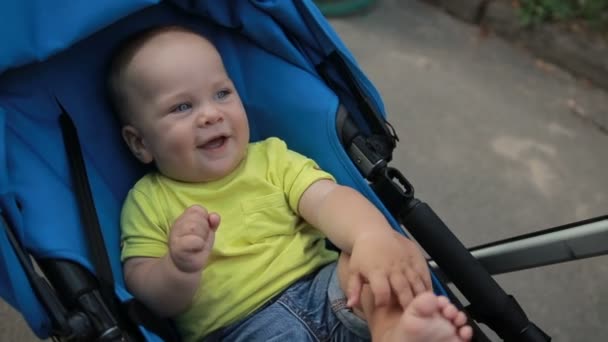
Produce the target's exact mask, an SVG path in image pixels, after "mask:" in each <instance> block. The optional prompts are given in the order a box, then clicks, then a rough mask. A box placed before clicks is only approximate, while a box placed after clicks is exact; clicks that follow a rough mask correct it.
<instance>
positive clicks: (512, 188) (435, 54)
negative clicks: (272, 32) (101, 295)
mask: <svg viewBox="0 0 608 342" xmlns="http://www.w3.org/2000/svg"><path fill="white" fill-rule="evenodd" d="M331 22H332V25H333V26H334V27H335V28H336V30H337V31H338V33H339V34H340V36H341V37H342V39H343V40H344V41H345V42H346V44H347V46H349V47H350V48H351V50H352V51H353V53H354V54H355V56H356V57H357V58H358V60H359V62H360V64H361V65H362V66H363V68H364V70H365V71H366V72H367V74H368V76H369V77H370V78H371V79H372V81H373V82H374V83H375V84H376V86H377V87H378V88H379V89H380V91H381V93H382V95H383V98H384V101H385V103H386V107H387V109H388V111H389V118H390V121H391V122H392V123H393V125H394V126H395V129H396V130H397V132H398V133H399V136H400V137H401V143H400V146H399V148H398V150H397V152H396V154H395V163H394V164H395V166H398V167H399V168H400V169H401V170H402V171H403V173H404V174H406V175H407V176H408V177H409V178H410V180H411V181H412V182H413V184H414V185H415V186H416V188H417V193H418V196H419V197H420V198H421V199H423V200H425V201H427V202H429V203H430V204H431V205H432V206H433V208H435V210H436V211H437V212H438V213H439V214H440V216H441V217H442V218H443V219H444V220H445V221H446V222H447V223H448V224H449V225H450V226H451V227H452V229H453V230H454V232H455V233H456V234H457V235H458V236H459V237H461V239H462V241H463V242H464V243H465V244H466V245H469V246H472V245H476V244H480V243H484V242H488V241H492V240H496V239H501V238H505V237H509V236H513V235H516V234H522V233H526V232H531V231H535V230H538V229H541V228H547V227H551V226H556V225H560V224H564V223H568V222H572V221H576V220H581V219H585V218H589V217H593V216H598V215H602V214H607V213H608V190H606V189H608V176H607V171H606V170H608V152H607V151H608V135H607V134H606V132H602V131H601V130H599V129H598V128H597V127H595V126H593V125H592V124H590V123H589V122H587V121H586V120H585V115H588V114H589V113H593V111H602V110H603V111H607V110H608V94H606V93H605V92H601V91H598V90H596V89H593V88H590V87H588V86H586V85H585V84H584V83H581V82H578V81H577V80H575V79H573V78H572V77H570V76H569V75H567V74H565V73H564V72H561V71H559V70H554V69H552V68H551V67H550V66H547V65H544V64H543V63H540V62H538V61H536V60H535V58H533V57H532V56H530V55H529V54H528V53H526V52H525V51H522V50H519V49H517V48H514V47H512V46H511V45H509V44H507V43H505V42H503V41H502V40H500V39H497V38H495V37H491V36H490V37H485V38H484V37H482V36H480V33H479V32H478V31H477V29H476V28H474V27H472V26H468V25H466V24H463V23H461V22H459V21H457V20H455V19H453V18H451V17H449V16H447V15H445V14H443V13H441V12H440V11H437V10H436V9H434V8H432V7H429V6H427V5H425V4H424V3H420V2H418V1H414V0H381V1H379V5H378V7H377V8H376V9H375V10H374V11H372V12H370V13H369V14H368V15H365V16H361V17H354V18H348V19H335V20H332V21H331ZM497 279H498V281H499V282H500V283H501V284H502V285H503V286H504V288H505V289H506V290H507V291H508V292H509V293H512V294H514V295H515V296H516V298H517V299H518V300H519V301H520V303H521V304H522V305H523V307H524V309H525V310H526V311H527V313H528V315H529V316H530V317H531V318H532V319H533V320H534V321H535V322H536V323H537V324H538V325H539V326H541V327H542V328H543V329H545V330H546V331H547V332H549V333H550V334H551V335H552V336H553V337H554V341H599V340H602V338H604V339H605V338H606V337H608V326H606V325H605V324H604V322H606V321H608V288H607V287H606V285H605V284H607V283H608V258H607V257H597V258H593V259H587V260H583V261H579V262H572V263H567V264H562V265H559V266H551V267H545V268H542V269H536V270H530V271H523V272H517V273H514V274H509V275H503V276H499V277H497ZM0 317H2V318H3V319H2V320H0V340H2V341H27V340H33V337H32V336H31V334H30V333H29V332H28V331H27V329H26V328H25V326H24V324H23V323H22V322H21V320H20V319H18V318H16V317H17V316H16V315H14V314H13V313H12V311H11V310H10V309H7V308H6V306H4V305H0Z"/></svg>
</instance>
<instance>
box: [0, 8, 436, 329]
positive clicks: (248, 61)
mask: <svg viewBox="0 0 608 342" xmlns="http://www.w3.org/2000/svg"><path fill="white" fill-rule="evenodd" d="M0 19H1V20H0V23H2V24H0V39H1V41H0V46H2V49H3V52H2V53H1V54H0V212H1V213H2V216H3V217H4V218H5V219H6V221H7V224H8V225H9V226H11V227H13V229H14V231H15V233H16V235H17V240H18V241H19V243H20V244H22V245H23V247H25V249H27V250H28V251H29V252H30V253H31V254H32V255H33V256H35V257H36V258H38V259H66V260H72V261H75V262H77V263H78V264H80V265H83V266H84V267H86V268H87V269H89V270H91V271H93V269H92V266H91V261H90V257H89V252H88V251H87V248H86V246H87V244H86V237H85V236H84V234H83V229H82V227H81V224H80V217H79V212H78V204H77V201H76V198H75V197H74V194H73V190H74V189H73V186H72V185H71V184H70V179H69V173H70V171H69V168H68V161H67V156H66V154H65V151H64V147H63V143H62V138H61V131H60V128H59V123H58V116H59V114H60V112H61V111H60V108H59V106H58V105H57V101H58V102H60V103H61V105H62V106H63V107H65V108H66V110H67V112H68V113H69V114H70V115H71V117H72V119H73V121H74V122H75V125H76V127H77V129H78V132H79V136H80V138H81V141H82V149H83V154H84V159H85V163H86V167H87V171H88V175H89V183H90V185H91V188H92V192H93V197H94V200H95V205H96V209H97V213H98V216H99V221H100V224H101V227H102V231H103V237H104V240H105V244H106V248H107V250H108V253H109V257H110V263H111V267H112V270H113V273H114V275H116V276H115V279H116V292H117V296H118V297H119V298H120V299H121V300H128V299H130V298H131V295H130V294H129V293H128V292H127V291H126V289H125V287H124V283H123V281H122V277H121V276H120V275H121V274H122V272H121V265H120V261H119V228H118V217H119V211H120V207H121V203H122V200H123V198H124V196H125V195H126V192H127V191H128V189H129V188H130V187H131V185H132V184H133V183H134V181H135V180H136V179H137V178H139V177H140V176H141V175H142V173H143V172H144V170H143V169H142V167H141V166H139V165H137V164H136V162H135V161H134V160H133V158H131V156H130V155H129V153H128V151H127V150H126V148H125V147H124V146H123V143H122V139H121V137H120V132H119V126H118V123H117V121H116V119H115V118H114V116H113V115H112V114H111V111H110V109H109V106H108V104H107V101H105V96H104V81H105V73H106V63H107V61H108V59H109V56H110V55H111V52H112V51H113V50H114V49H115V48H116V46H117V45H118V44H119V43H120V42H121V41H122V40H123V39H124V38H126V37H127V36H129V35H130V34H132V33H134V32H137V31H139V30H142V29H145V28H147V27H151V26H155V25H165V24H181V25H186V26H188V27H190V28H193V29H195V30H197V31H199V32H201V33H202V34H204V35H206V36H207V37H209V38H210V39H211V40H212V41H213V42H214V43H215V44H216V46H217V48H218V50H219V51H220V53H221V54H222V57H223V59H224V63H225V65H226V68H227V70H228V73H229V74H230V76H231V78H232V79H233V81H234V83H235V85H236V87H237V88H238V90H239V93H240V95H241V98H242V100H243V103H244V105H245V107H246V110H247V113H248V116H249V117H250V119H249V120H250V126H251V137H252V140H258V139H263V138H266V137H268V136H278V137H280V138H282V139H284V140H286V141H287V142H288V144H289V146H290V148H292V149H294V150H297V151H300V152H302V153H304V154H306V155H308V156H311V157H312V158H314V159H316V160H317V162H318V163H319V164H320V165H321V166H322V167H324V168H325V169H327V170H328V171H330V172H332V173H333V174H334V176H335V177H336V178H337V179H338V181H340V182H341V183H343V184H347V185H350V186H352V187H354V188H357V189H359V190H360V191H361V192H362V193H364V194H365V195H366V196H367V197H369V198H370V199H371V200H372V201H373V202H374V203H375V204H376V205H377V206H378V207H380V208H381V209H382V210H384V213H385V214H386V215H387V216H388V217H389V220H391V223H392V224H393V226H394V227H398V224H397V222H396V221H395V220H394V219H393V218H391V217H390V214H388V212H387V211H386V210H385V209H384V207H383V205H382V203H381V202H380V201H379V200H378V199H377V197H376V196H375V195H374V193H373V192H372V191H371V189H370V188H369V186H368V185H367V182H366V181H365V179H363V178H362V177H361V175H360V173H359V171H358V170H357V169H356V168H355V167H354V165H353V163H352V162H351V160H350V159H349V157H348V156H347V155H346V153H345V151H344V149H343V147H342V146H341V144H340V141H339V138H338V136H337V132H336V111H337V109H338V106H339V104H343V105H344V106H345V107H346V108H347V109H348V110H349V112H350V115H351V116H352V118H353V120H354V121H356V122H358V123H359V124H360V125H361V126H362V129H363V130H366V129H367V130H369V128H366V124H365V123H366V121H365V118H364V115H363V113H360V112H359V109H358V106H356V105H355V99H354V98H353V96H352V94H351V90H352V85H349V84H348V83H349V82H351V83H352V82H355V83H356V86H357V88H358V89H359V90H360V91H361V92H362V93H363V94H364V95H365V97H366V100H367V102H368V103H369V104H370V105H371V107H372V108H373V109H374V111H375V112H377V113H379V114H380V115H381V116H383V115H384V114H383V113H384V108H383V104H382V101H381V100H380V97H379V95H378V92H377V91H376V89H375V88H374V87H373V86H372V84H371V83H370V82H369V80H368V79H367V78H366V77H365V76H364V74H363V73H362V71H361V70H360V69H359V67H358V66H357V64H356V62H355V61H354V59H353V57H352V56H351V54H350V53H349V52H348V50H347V49H346V48H345V46H344V45H343V44H342V42H341V41H340V39H339V38H338V37H337V35H336V34H335V33H334V31H333V30H332V29H331V27H330V26H329V25H328V24H327V23H326V21H325V20H324V18H323V17H322V15H321V14H320V12H319V11H318V10H317V8H316V7H315V5H314V4H313V3H312V2H311V1H308V0H306V1H263V0H232V1H185V0H184V1H180V0H174V1H170V2H163V3H158V1H144V0H131V1H124V0H112V1H110V0H108V1H103V2H92V1H91V2H82V1H67V0H63V1H54V2H45V1H22V2H18V1H9V2H3V3H1V4H0ZM330 54H338V55H339V56H340V57H341V58H342V60H343V61H344V65H345V66H346V69H347V71H348V73H349V75H350V76H349V78H350V79H347V80H344V79H343V78H342V77H341V76H340V75H339V74H338V72H337V71H336V70H334V69H332V68H328V69H327V70H326V73H325V75H324V77H325V82H324V81H323V80H321V79H320V76H319V73H318V67H319V65H320V64H322V62H323V61H324V60H325V59H326V57H327V56H329V55H330ZM326 82H327V83H330V84H332V88H333V89H330V88H328V86H327V83H326ZM435 285H436V286H437V287H438V288H439V289H441V286H440V285H438V284H435ZM0 295H1V296H2V297H3V298H4V299H6V300H7V301H8V302H9V303H10V304H11V305H12V306H14V307H15V308H17V310H18V311H20V312H21V313H22V314H23V316H24V318H25V319H26V321H27V322H28V324H29V325H30V327H31V328H32V330H33V331H34V332H35V333H36V334H37V335H38V336H40V337H41V338H45V337H48V336H49V334H50V332H51V331H50V330H51V324H50V322H49V319H48V317H47V315H46V314H45V310H44V309H43V307H42V306H41V304H40V303H39V302H38V300H37V299H36V296H34V295H33V290H32V287H31V286H30V284H29V282H28V280H27V277H26V275H25V273H24V271H23V269H22V268H21V266H20V264H19V261H18V260H17V257H16V255H15V253H14V251H13V249H12V248H11V246H10V244H9V241H8V240H7V237H6V236H5V234H0ZM147 337H148V338H149V339H152V340H154V339H155V338H157V337H156V336H154V335H153V334H148V335H147Z"/></svg>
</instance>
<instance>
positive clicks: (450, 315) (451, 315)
mask: <svg viewBox="0 0 608 342" xmlns="http://www.w3.org/2000/svg"><path fill="white" fill-rule="evenodd" d="M459 312H460V311H458V309H456V307H455V306H454V305H453V304H448V305H446V306H445V307H444V308H443V310H441V314H442V315H443V317H444V318H445V319H447V320H450V321H453V320H454V319H455V318H456V316H457V315H458V313H459Z"/></svg>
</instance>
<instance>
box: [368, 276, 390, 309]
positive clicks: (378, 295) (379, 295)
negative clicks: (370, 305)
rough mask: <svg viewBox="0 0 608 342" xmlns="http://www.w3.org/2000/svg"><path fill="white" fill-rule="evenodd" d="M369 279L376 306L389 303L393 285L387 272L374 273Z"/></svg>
mask: <svg viewBox="0 0 608 342" xmlns="http://www.w3.org/2000/svg"><path fill="white" fill-rule="evenodd" d="M368 279H369V287H370V289H371V291H372V293H373V295H374V302H375V304H376V306H383V305H387V304H388V303H389V299H390V296H391V286H390V284H389V281H388V277H387V276H386V275H385V274H383V273H380V272H378V273H375V274H372V275H371V276H370V277H368Z"/></svg>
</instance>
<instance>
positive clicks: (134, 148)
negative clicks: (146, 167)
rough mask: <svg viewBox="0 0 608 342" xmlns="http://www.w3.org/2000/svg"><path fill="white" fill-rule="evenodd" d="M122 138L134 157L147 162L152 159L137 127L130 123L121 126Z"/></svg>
mask: <svg viewBox="0 0 608 342" xmlns="http://www.w3.org/2000/svg"><path fill="white" fill-rule="evenodd" d="M122 138H123V139H124V140H125V142H126V143H127V146H129V149H130V150H131V152H133V155H134V156H135V158H137V159H139V161H140V162H142V163H144V164H148V163H150V162H152V161H153V160H154V157H153V156H152V153H150V151H149V150H148V148H147V147H146V144H145V142H144V140H143V138H142V136H141V134H140V133H139V130H137V128H135V127H133V126H131V125H126V126H124V127H123V128H122Z"/></svg>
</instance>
